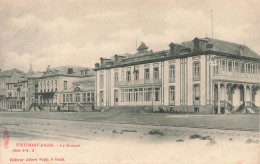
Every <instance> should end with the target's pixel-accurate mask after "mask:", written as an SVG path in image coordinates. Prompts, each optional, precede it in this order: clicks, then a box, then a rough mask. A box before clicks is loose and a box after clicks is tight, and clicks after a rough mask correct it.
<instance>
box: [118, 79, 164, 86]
mask: <svg viewBox="0 0 260 164" xmlns="http://www.w3.org/2000/svg"><path fill="white" fill-rule="evenodd" d="M143 85H145V86H149V85H150V86H151V85H162V80H161V79H140V80H131V81H129V82H127V81H123V82H119V83H118V87H128V86H143Z"/></svg>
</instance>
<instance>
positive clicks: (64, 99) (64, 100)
mask: <svg viewBox="0 0 260 164" xmlns="http://www.w3.org/2000/svg"><path fill="white" fill-rule="evenodd" d="M63 102H66V98H65V94H63Z"/></svg>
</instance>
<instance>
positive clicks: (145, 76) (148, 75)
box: [144, 68, 150, 80]
mask: <svg viewBox="0 0 260 164" xmlns="http://www.w3.org/2000/svg"><path fill="white" fill-rule="evenodd" d="M144 72H145V74H144V79H146V80H147V79H150V69H149V68H146V69H145V70H144Z"/></svg>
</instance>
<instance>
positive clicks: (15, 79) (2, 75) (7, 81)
mask: <svg viewBox="0 0 260 164" xmlns="http://www.w3.org/2000/svg"><path fill="white" fill-rule="evenodd" d="M26 78H27V77H26V74H25V73H24V72H22V71H20V70H18V69H11V70H7V71H1V72H0V109H8V110H10V111H19V110H21V109H25V108H26V107H28V100H27V97H28V92H27V87H28V83H27V79H26Z"/></svg>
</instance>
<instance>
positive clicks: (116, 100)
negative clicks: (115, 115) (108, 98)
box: [114, 90, 118, 103]
mask: <svg viewBox="0 0 260 164" xmlns="http://www.w3.org/2000/svg"><path fill="white" fill-rule="evenodd" d="M114 96H115V103H117V102H118V90H115V91H114Z"/></svg>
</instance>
